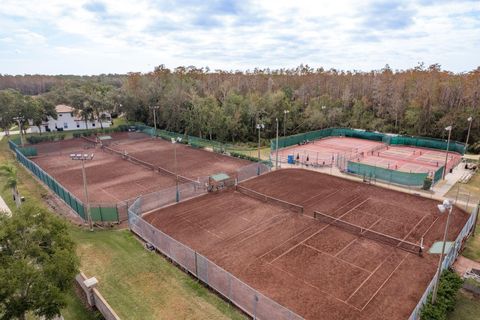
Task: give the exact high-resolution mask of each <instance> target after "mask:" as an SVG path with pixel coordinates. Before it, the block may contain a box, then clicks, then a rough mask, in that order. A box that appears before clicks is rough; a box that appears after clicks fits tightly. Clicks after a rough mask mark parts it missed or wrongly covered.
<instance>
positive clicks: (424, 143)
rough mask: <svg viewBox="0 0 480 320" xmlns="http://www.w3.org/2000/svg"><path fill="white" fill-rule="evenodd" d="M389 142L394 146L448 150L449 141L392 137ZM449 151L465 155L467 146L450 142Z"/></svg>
mask: <svg viewBox="0 0 480 320" xmlns="http://www.w3.org/2000/svg"><path fill="white" fill-rule="evenodd" d="M389 140H390V141H389V144H393V145H404V146H415V147H422V148H430V149H438V150H447V141H446V140H441V139H434V138H424V137H407V136H393V137H390V139H389ZM448 150H449V151H454V152H458V153H460V154H463V153H464V151H465V144H464V143H461V142H457V141H450V145H449V146H448Z"/></svg>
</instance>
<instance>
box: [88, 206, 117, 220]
mask: <svg viewBox="0 0 480 320" xmlns="http://www.w3.org/2000/svg"><path fill="white" fill-rule="evenodd" d="M90 215H91V216H92V220H93V221H101V222H105V221H116V220H118V212H117V208H116V207H90Z"/></svg>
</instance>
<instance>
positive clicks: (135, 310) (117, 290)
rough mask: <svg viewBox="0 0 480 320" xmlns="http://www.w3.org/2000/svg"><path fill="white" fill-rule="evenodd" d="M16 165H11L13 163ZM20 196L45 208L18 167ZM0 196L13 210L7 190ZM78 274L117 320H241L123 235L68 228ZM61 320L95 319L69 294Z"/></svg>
mask: <svg viewBox="0 0 480 320" xmlns="http://www.w3.org/2000/svg"><path fill="white" fill-rule="evenodd" d="M13 160H14V156H13V155H12V153H11V152H9V151H8V144H7V140H6V139H2V140H0V164H2V163H5V162H8V161H13ZM15 163H16V162H15ZM17 167H18V168H19V170H18V180H19V186H18V188H19V191H20V193H21V195H23V196H25V198H26V202H27V203H32V204H35V205H39V206H42V207H46V205H45V204H44V203H43V201H42V198H44V197H45V196H46V195H47V194H48V192H47V191H46V190H45V189H44V188H43V186H42V185H40V184H39V183H38V182H37V181H36V180H34V179H33V177H32V176H31V175H30V174H29V173H28V171H27V170H26V169H24V168H23V167H21V166H20V165H18V164H17ZM2 179H3V178H2V177H0V189H1V190H0V194H1V196H2V197H3V198H4V199H5V201H6V203H7V204H8V205H9V206H10V207H11V208H14V206H15V203H14V202H13V199H12V196H11V193H10V190H7V189H4V188H3V181H2ZM70 233H71V235H72V238H73V239H74V240H75V242H76V243H77V252H78V255H79V257H80V259H81V270H82V271H83V272H84V273H85V274H86V275H87V276H95V277H97V279H98V280H99V282H100V283H99V290H100V292H101V293H102V294H103V295H104V297H105V298H106V300H107V301H108V302H109V303H110V304H111V305H112V307H113V308H114V310H115V311H116V312H117V313H118V314H119V316H120V317H121V318H122V319H160V318H161V319H244V318H246V317H245V316H244V315H243V314H241V313H240V312H239V311H238V310H237V309H236V308H234V307H232V306H230V305H229V304H228V303H227V302H225V301H224V300H222V299H221V298H219V297H218V296H217V295H215V294H214V293H212V292H210V291H209V290H207V289H206V288H205V287H203V286H202V285H200V284H199V283H198V282H197V281H195V280H194V279H193V278H191V277H190V276H188V275H187V274H185V273H183V272H182V271H180V270H179V269H178V268H177V267H175V266H173V265H172V264H171V263H169V262H168V261H167V260H165V259H164V258H163V257H161V256H160V255H158V254H156V253H152V252H148V251H146V250H145V249H144V248H143V246H142V244H141V243H140V242H138V241H137V240H136V239H135V238H134V236H133V235H132V234H131V233H130V232H129V231H128V230H105V231H95V232H90V231H87V230H84V229H82V228H79V227H76V226H73V225H71V226H70ZM67 299H68V302H69V304H68V306H67V308H66V309H65V310H63V311H62V314H63V315H64V317H65V319H66V320H69V319H81V320H83V319H85V320H89V319H95V315H94V313H93V312H91V311H89V310H87V309H86V308H85V307H84V306H83V305H82V302H81V301H80V299H79V298H78V297H77V296H76V295H75V293H74V291H73V290H71V291H70V292H69V293H68V294H67Z"/></svg>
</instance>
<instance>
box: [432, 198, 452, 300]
mask: <svg viewBox="0 0 480 320" xmlns="http://www.w3.org/2000/svg"><path fill="white" fill-rule="evenodd" d="M437 207H438V211H440V214H443V213H445V212H446V211H447V210H448V216H447V224H446V225H445V231H444V233H443V243H442V253H441V254H440V258H439V259H438V270H437V279H436V281H435V286H434V287H433V293H432V304H435V300H437V292H438V285H439V283H440V275H441V274H442V263H443V257H444V255H445V242H446V241H447V233H448V225H449V223H450V215H451V214H452V209H453V201H452V200H448V199H445V200H443V203H442V204H439V205H438V206H437Z"/></svg>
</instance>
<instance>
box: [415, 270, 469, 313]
mask: <svg viewBox="0 0 480 320" xmlns="http://www.w3.org/2000/svg"><path fill="white" fill-rule="evenodd" d="M462 284H463V280H462V278H460V276H459V275H457V274H456V273H455V272H453V271H451V270H445V271H444V272H443V273H442V276H441V277H440V285H439V287H438V292H437V301H436V302H435V304H432V293H430V294H429V295H428V298H427V303H426V304H425V305H424V306H423V308H422V311H421V313H420V318H421V319H422V320H446V319H447V313H448V312H451V311H453V310H454V309H455V303H456V301H457V292H458V290H459V289H460V288H461V287H462Z"/></svg>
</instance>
